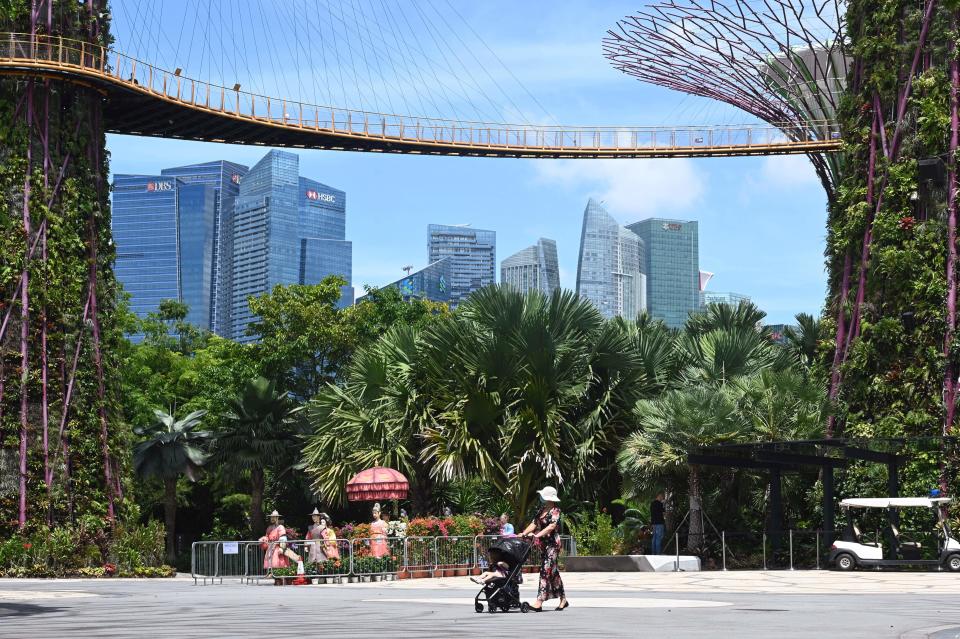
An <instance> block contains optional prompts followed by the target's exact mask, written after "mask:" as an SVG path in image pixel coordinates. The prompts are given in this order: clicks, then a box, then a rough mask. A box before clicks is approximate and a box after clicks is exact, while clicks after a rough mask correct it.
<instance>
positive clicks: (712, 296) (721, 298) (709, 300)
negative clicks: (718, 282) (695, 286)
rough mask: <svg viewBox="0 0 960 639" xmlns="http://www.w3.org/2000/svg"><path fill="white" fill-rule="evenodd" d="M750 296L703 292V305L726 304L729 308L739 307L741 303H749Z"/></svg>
mask: <svg viewBox="0 0 960 639" xmlns="http://www.w3.org/2000/svg"><path fill="white" fill-rule="evenodd" d="M749 301H750V296H749V295H743V294H742V293H715V292H713V291H704V292H703V305H704V306H706V305H708V304H726V305H727V306H737V305H739V304H740V302H749Z"/></svg>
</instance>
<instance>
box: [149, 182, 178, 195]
mask: <svg viewBox="0 0 960 639" xmlns="http://www.w3.org/2000/svg"><path fill="white" fill-rule="evenodd" d="M172 190H173V182H147V192H148V193H153V192H155V191H172Z"/></svg>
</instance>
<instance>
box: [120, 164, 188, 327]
mask: <svg viewBox="0 0 960 639" xmlns="http://www.w3.org/2000/svg"><path fill="white" fill-rule="evenodd" d="M177 187H178V182H177V180H176V179H175V178H164V177H162V176H159V175H157V176H154V175H115V176H114V181H113V206H112V210H113V216H112V223H111V226H112V229H113V241H114V243H115V244H116V247H117V259H116V264H115V267H114V268H115V272H116V276H117V280H119V281H120V283H121V284H123V288H124V290H125V291H126V292H127V293H128V294H129V295H130V310H131V311H133V312H134V313H136V315H137V317H140V318H143V317H146V316H147V314H148V313H152V312H155V311H156V310H157V308H158V307H159V306H160V302H161V301H162V300H168V299H172V300H180V299H181V295H180V263H179V250H180V247H179V246H178V237H179V233H178V231H177ZM193 310H194V309H191V312H192V311H193ZM198 311H199V312H201V313H202V312H203V309H198ZM140 337H142V336H136V335H135V336H134V339H135V340H136V339H139V338H140Z"/></svg>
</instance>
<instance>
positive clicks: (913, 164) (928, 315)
mask: <svg viewBox="0 0 960 639" xmlns="http://www.w3.org/2000/svg"><path fill="white" fill-rule="evenodd" d="M958 4H960V3H958V2H956V0H951V1H949V2H944V1H941V2H939V3H938V4H936V5H935V8H934V10H933V12H932V19H931V21H930V24H929V31H928V34H927V35H926V37H925V40H924V41H923V43H922V44H921V43H920V41H921V32H922V31H923V23H924V12H925V9H926V8H927V7H928V6H929V4H927V3H924V2H916V1H908V0H851V2H849V4H848V14H847V22H848V28H847V31H848V37H849V45H850V47H849V52H850V53H851V54H852V56H853V64H852V65H851V69H852V70H851V73H850V77H849V78H848V83H847V84H848V90H847V94H846V96H845V98H844V99H843V102H842V106H841V109H840V112H839V118H840V123H841V127H842V132H843V139H844V146H845V148H844V151H845V153H846V155H847V158H848V160H847V162H846V163H845V165H844V169H843V173H842V179H841V180H840V184H839V188H838V193H837V202H836V205H835V206H834V207H833V208H832V210H831V212H830V217H829V228H828V241H827V249H826V257H827V264H828V271H829V274H830V281H829V297H828V303H827V309H826V322H825V323H826V328H827V330H828V331H829V333H830V334H836V333H837V324H838V320H839V321H841V322H843V328H842V329H841V333H840V334H842V333H843V332H844V331H845V332H846V333H847V334H848V335H849V334H850V333H851V332H852V334H853V338H852V339H846V340H842V341H840V343H839V346H840V348H839V350H840V352H839V355H837V357H836V360H835V358H834V355H835V348H836V347H837V343H836V342H833V343H831V344H830V348H829V352H828V353H825V357H824V373H825V376H827V377H829V375H830V372H831V371H830V369H831V366H833V367H834V371H833V372H834V374H835V375H836V378H835V379H837V380H838V382H839V383H838V384H837V388H838V390H839V393H838V394H837V397H836V399H837V421H836V433H835V434H838V435H844V436H849V437H900V436H926V435H939V434H941V432H942V429H943V427H944V417H945V411H944V406H943V385H944V374H945V366H946V363H947V359H946V358H945V357H944V354H943V350H944V338H945V333H946V323H947V304H946V299H947V287H948V278H947V270H946V263H947V237H948V234H947V201H946V194H945V188H946V186H945V184H943V185H941V186H940V187H939V188H938V187H937V186H936V185H935V184H934V185H931V184H921V181H920V168H919V167H920V163H921V162H922V161H923V160H924V159H926V158H936V157H941V158H943V160H944V163H945V164H944V166H945V168H946V167H950V166H953V165H954V163H955V158H954V157H951V156H949V154H948V151H949V146H948V144H949V136H950V79H949V66H950V61H951V59H952V58H953V56H954V55H955V53H954V46H953V42H954V40H955V39H956V38H957V30H956V23H955V15H956V11H957V8H958ZM918 48H919V49H920V55H919V56H917V55H916V53H917V50H918ZM915 59H916V61H917V62H916V74H915V76H914V79H913V81H912V82H910V77H911V73H910V71H911V67H912V65H914V60H915ZM903 96H906V101H905V102H904V103H903V104H904V105H905V109H904V111H903V117H900V110H899V106H900V103H901V100H902V99H903ZM871 147H872V149H873V150H872V151H871ZM871 156H872V157H873V158H874V159H873V162H872V166H873V168H872V170H871ZM944 172H945V171H944ZM944 182H945V181H944ZM931 186H932V188H931ZM878 202H879V206H877V203H878ZM865 250H866V252H867V254H866V255H865V254H864V253H865ZM861 284H862V285H863V295H862V301H861V300H859V299H858V289H859V288H860V286H861ZM844 293H846V295H844ZM858 318H859V322H858V321H857V319H858ZM936 457H937V455H936V454H931V455H928V456H923V455H922V456H920V457H919V458H918V460H917V461H916V462H914V463H913V464H912V465H911V466H910V467H909V468H907V469H905V474H904V477H903V479H904V480H905V486H904V488H903V489H902V492H904V493H907V492H917V491H923V492H925V491H926V490H927V489H929V488H932V487H934V486H935V485H936V483H937V477H938V474H939V470H938V468H937V462H936ZM858 476H859V479H856V477H858ZM878 479H879V478H878ZM851 481H853V482H854V483H855V484H856V485H857V486H858V490H863V491H868V492H869V491H870V490H873V489H876V490H880V491H881V492H882V489H880V488H879V487H878V486H874V485H873V483H871V481H870V480H869V477H868V476H867V473H866V471H864V472H863V473H860V474H859V475H858V474H857V473H853V474H852V476H851ZM884 481H885V480H884ZM874 483H876V482H874ZM878 494H879V493H878Z"/></svg>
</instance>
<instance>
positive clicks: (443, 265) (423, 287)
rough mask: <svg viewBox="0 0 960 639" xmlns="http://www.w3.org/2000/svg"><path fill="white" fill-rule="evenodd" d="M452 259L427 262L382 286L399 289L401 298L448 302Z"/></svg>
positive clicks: (446, 258)
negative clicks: (416, 269)
mask: <svg viewBox="0 0 960 639" xmlns="http://www.w3.org/2000/svg"><path fill="white" fill-rule="evenodd" d="M452 267H453V259H452V258H449V257H445V258H443V259H442V260H439V261H436V262H434V263H433V264H428V265H427V266H425V267H423V268H422V269H420V270H419V271H414V272H413V273H410V274H408V275H407V276H406V277H404V278H403V279H400V280H397V281H396V282H391V283H390V284H387V285H386V286H384V287H383V288H387V287H393V288H396V289H398V290H399V291H400V295H401V296H402V297H403V299H405V300H407V299H410V298H414V297H415V298H419V299H426V300H430V301H432V302H449V301H450V287H449V284H448V283H449V282H450V279H451V277H452V275H451V272H452Z"/></svg>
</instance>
